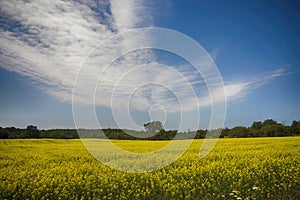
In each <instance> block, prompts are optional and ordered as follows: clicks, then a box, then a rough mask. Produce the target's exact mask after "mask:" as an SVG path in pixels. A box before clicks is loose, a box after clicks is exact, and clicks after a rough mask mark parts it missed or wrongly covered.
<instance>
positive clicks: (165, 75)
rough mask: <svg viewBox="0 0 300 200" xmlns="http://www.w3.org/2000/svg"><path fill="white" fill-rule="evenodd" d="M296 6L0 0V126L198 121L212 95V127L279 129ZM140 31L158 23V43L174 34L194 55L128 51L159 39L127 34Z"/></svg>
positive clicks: (287, 101) (292, 94)
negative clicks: (269, 122)
mask: <svg viewBox="0 0 300 200" xmlns="http://www.w3.org/2000/svg"><path fill="white" fill-rule="evenodd" d="M299 9H300V4H299V3H298V2H297V1H291V0H287V1H282V0H273V1H268V0H263V1H250V0H249V1H247V0H245V1H235V0H234V1H230V2H225V1H215V0H210V1H208V0H205V1H202V0H201V1H199V0H190V1H179V0H173V1H158V0H157V1H142V0H139V1H138V0H131V1H119V0H111V1H109V0H103V1H92V0H74V1H68V0H67V1H40V0H27V1H22V0H4V1H0V31H1V33H0V34H1V37H0V40H1V41H0V92H1V98H0V126H2V127H7V126H15V127H26V126H27V125H29V124H33V125H36V126H37V127H38V128H40V129H51V128H75V127H80V128H99V127H97V124H95V123H94V118H95V117H96V120H97V121H98V126H100V127H102V128H107V127H112V128H128V129H143V124H144V123H146V122H148V121H151V120H160V121H162V122H163V123H164V126H165V128H166V129H179V130H188V129H195V127H196V128H197V127H200V128H207V127H209V123H210V120H211V118H212V116H214V115H213V110H217V109H218V107H217V106H216V107H215V108H214V107H213V105H212V102H213V104H216V105H225V106H226V112H224V113H223V114H224V117H225V118H224V127H234V126H238V125H242V126H250V125H251V123H252V122H253V121H263V120H265V119H269V118H272V119H274V120H277V121H278V122H280V123H283V124H287V125H288V124H290V123H291V122H292V121H293V120H300V107H299V105H298V102H299V99H300V92H299V89H298V88H299V83H300V56H299V55H300V37H299V35H300V26H299V25H300V12H299ZM143 27H161V28H165V29H163V30H170V37H169V38H170V41H171V39H172V36H173V35H172V34H173V33H176V34H178V35H180V34H184V37H185V38H187V41H185V40H176V41H173V42H172V45H173V46H176V47H180V48H181V49H184V48H186V51H184V53H187V54H193V55H195V56H198V55H199V60H197V59H196V60H194V62H193V63H190V62H189V60H187V59H186V58H183V57H182V56H180V55H176V54H175V53H174V52H168V51H165V50H162V49H155V48H139V47H145V46H150V47H152V46H155V45H158V46H159V45H161V46H163V45H169V44H168V43H167V41H168V39H169V38H168V37H166V38H165V39H164V40H165V41H161V42H160V43H159V44H155V43H156V42H157V41H156V39H157V38H156V37H158V36H159V34H156V35H154V36H155V37H153V35H151V34H150V33H148V32H147V31H144V32H134V31H133V32H132V30H133V29H139V28H143ZM130 31H131V32H130ZM172 31H173V32H172ZM175 31H176V32H175ZM181 36H182V35H181ZM174 38H175V37H174ZM189 38H190V39H191V40H189ZM188 41H193V42H195V43H198V44H199V45H200V46H201V47H202V48H203V49H202V50H199V51H197V52H194V51H192V49H193V46H192V43H191V45H190V46H189V44H190V43H189V42H188ZM161 43H162V44H161ZM172 45H170V46H172ZM189 49H190V50H191V51H190V52H189ZM127 50H130V51H127ZM122 53H123V54H122ZM200 58H201V59H200ZM112 59H113V60H112ZM109 61H111V62H110V65H109V66H108V67H107V66H106V64H107V62H109ZM193 64H196V65H197V66H200V69H201V70H202V71H201V73H199V71H197V68H195V67H194V66H193ZM205 67H207V68H208V70H206V68H205ZM214 69H216V71H214V72H218V73H219V74H218V73H217V74H216V73H211V72H212V71H213V70H214ZM218 75H220V77H221V79H219V78H220V77H219V76H218ZM220 80H221V81H222V85H221V84H220V83H221V82H220ZM207 84H211V85H213V86H212V88H210V86H209V85H207ZM222 95H223V96H224V97H226V98H221V97H223V96H222ZM214 98H215V99H214ZM221 110H222V109H221ZM90 111H95V115H92V114H93V113H91V112H90ZM221 118H222V117H221ZM74 119H75V121H74ZM197 120H198V121H197ZM221 121H222V119H221ZM221 124H223V123H221Z"/></svg>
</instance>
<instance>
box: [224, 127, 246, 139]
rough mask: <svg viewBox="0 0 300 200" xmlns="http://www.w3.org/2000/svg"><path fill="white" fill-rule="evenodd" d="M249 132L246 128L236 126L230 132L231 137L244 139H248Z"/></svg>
mask: <svg viewBox="0 0 300 200" xmlns="http://www.w3.org/2000/svg"><path fill="white" fill-rule="evenodd" d="M248 135H249V130H248V128H246V127H244V126H236V127H234V128H233V129H231V130H230V131H229V135H228V136H229V137H237V138H244V137H248Z"/></svg>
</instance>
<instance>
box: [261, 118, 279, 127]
mask: <svg viewBox="0 0 300 200" xmlns="http://www.w3.org/2000/svg"><path fill="white" fill-rule="evenodd" d="M277 124H278V123H277V122H276V121H274V120H273V119H266V120H265V121H264V122H263V123H262V126H270V125H277Z"/></svg>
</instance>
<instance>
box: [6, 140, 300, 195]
mask: <svg viewBox="0 0 300 200" xmlns="http://www.w3.org/2000/svg"><path fill="white" fill-rule="evenodd" d="M114 142H115V143H116V144H117V145H119V146H120V147H124V149H127V150H130V149H131V148H132V150H133V151H135V152H143V151H144V150H143V147H147V148H148V151H149V150H151V148H152V149H156V148H157V147H160V146H164V145H165V144H167V143H168V142H169V141H159V142H156V141H124V140H123V141H114ZM164 143H165V144H164ZM201 143H202V140H195V141H194V142H193V144H192V146H191V147H190V148H189V150H188V151H187V152H186V153H185V154H184V155H183V156H182V157H181V158H180V159H179V160H177V161H176V162H175V163H173V164H172V165H170V166H168V167H165V168H163V169H161V170H158V171H155V172H149V173H141V174H134V173H124V172H120V171H116V170H113V169H111V168H109V167H106V166H105V165H103V164H101V163H100V162H99V161H97V160H96V159H95V158H93V156H92V155H91V154H89V152H88V151H87V150H86V149H85V148H84V146H83V145H82V143H81V141H80V140H77V139H74V140H59V139H24V140H21V139H20V140H19V139H16V140H0V166H1V171H0V174H1V175H0V177H1V182H0V199H26V198H28V199H59V198H61V199H68V198H70V199H300V165H299V160H300V137H283V138H255V139H254V138H248V139H219V141H218V143H217V145H216V146H215V148H214V150H213V151H212V152H211V153H210V154H209V155H208V156H206V157H205V158H203V159H200V158H198V153H199V148H200V146H201Z"/></svg>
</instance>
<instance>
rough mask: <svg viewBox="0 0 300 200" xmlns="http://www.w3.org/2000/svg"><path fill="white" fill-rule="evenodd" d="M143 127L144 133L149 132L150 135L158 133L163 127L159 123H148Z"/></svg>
mask: <svg viewBox="0 0 300 200" xmlns="http://www.w3.org/2000/svg"><path fill="white" fill-rule="evenodd" d="M144 127H145V129H146V131H147V132H150V133H156V132H160V131H161V130H163V129H164V127H163V125H162V123H161V122H160V121H152V122H148V123H146V124H144Z"/></svg>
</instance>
